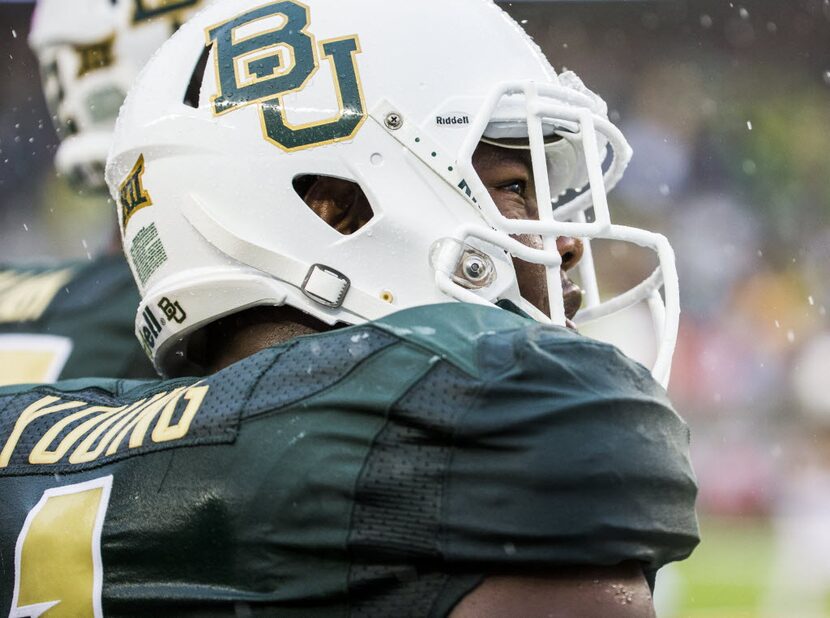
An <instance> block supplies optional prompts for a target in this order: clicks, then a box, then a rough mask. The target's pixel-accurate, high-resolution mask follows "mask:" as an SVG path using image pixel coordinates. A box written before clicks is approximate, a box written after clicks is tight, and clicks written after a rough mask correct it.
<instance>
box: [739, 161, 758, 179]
mask: <svg viewBox="0 0 830 618" xmlns="http://www.w3.org/2000/svg"><path fill="white" fill-rule="evenodd" d="M743 167H744V174H746V175H747V176H753V175H754V174H755V172H756V171H758V166H757V165H756V164H755V161H753V160H752V159H747V160H746V161H744V166H743Z"/></svg>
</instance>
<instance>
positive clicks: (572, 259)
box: [556, 236, 584, 272]
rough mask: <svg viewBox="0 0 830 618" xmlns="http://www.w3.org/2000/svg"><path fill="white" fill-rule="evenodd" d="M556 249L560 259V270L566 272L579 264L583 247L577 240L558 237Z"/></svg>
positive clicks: (568, 237)
mask: <svg viewBox="0 0 830 618" xmlns="http://www.w3.org/2000/svg"><path fill="white" fill-rule="evenodd" d="M556 249H557V250H558V251H559V255H560V256H561V257H562V270H563V271H565V272H567V271H569V270H571V269H572V268H573V267H574V266H576V265H577V264H579V260H581V259H582V253H583V250H584V249H583V246H582V241H581V240H580V239H579V238H572V237H570V236H560V237H559V238H557V239H556Z"/></svg>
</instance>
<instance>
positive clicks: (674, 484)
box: [0, 0, 698, 618]
mask: <svg viewBox="0 0 830 618" xmlns="http://www.w3.org/2000/svg"><path fill="white" fill-rule="evenodd" d="M605 152H608V153H609V160H608V161H607V162H606V171H605V172H604V173H603V167H602V157H601V156H600V153H605ZM629 155H630V152H629V150H628V148H627V146H626V144H625V141H624V139H623V138H622V136H621V135H620V133H619V131H617V129H616V128H615V127H614V126H613V125H612V124H611V123H610V122H609V121H608V120H607V118H606V108H605V105H604V103H603V102H602V101H601V99H600V98H599V97H597V96H596V95H595V94H593V93H592V92H590V91H589V90H588V89H587V88H585V87H584V86H583V85H582V83H581V82H580V81H579V80H578V79H577V78H576V77H575V76H574V75H573V74H569V73H564V74H562V75H557V74H556V73H555V72H554V70H553V69H552V68H551V67H550V65H549V63H548V62H547V60H546V59H545V58H544V56H543V55H542V54H541V52H540V50H539V49H538V48H537V47H536V45H535V44H533V42H532V41H531V40H530V39H529V38H528V37H527V35H526V34H525V33H524V32H523V31H522V30H521V29H520V28H519V26H518V25H517V24H515V23H514V22H513V21H512V20H510V19H509V18H508V17H507V16H506V15H505V14H504V13H503V12H502V11H501V10H500V9H498V8H497V7H496V6H495V5H494V4H493V3H492V2H490V1H489V0H454V1H453V2H443V1H441V0H422V1H421V2H419V3H394V4H390V3H388V2H385V1H383V0H362V1H360V2H345V1H343V0H308V1H307V2H306V3H300V2H299V1H298V0H272V1H270V2H269V1H266V2H263V0H227V1H224V2H221V3H218V4H215V5H212V6H211V7H209V8H208V9H206V10H205V11H203V12H201V13H200V14H199V15H198V16H197V17H195V18H194V19H193V20H191V21H190V22H189V23H187V24H186V25H185V26H184V27H183V28H182V29H181V30H180V31H179V32H178V33H177V34H176V35H175V36H174V37H173V38H172V39H171V40H170V41H169V42H168V43H167V44H166V45H165V46H164V47H163V48H162V49H161V51H160V52H159V53H158V54H157V55H156V57H155V58H154V59H153V60H152V61H151V62H150V63H149V64H148V66H147V67H146V69H145V70H144V71H143V73H142V75H141V76H140V77H139V79H138V81H137V83H136V85H135V87H134V89H133V90H132V91H131V94H130V96H128V98H127V100H126V102H125V105H124V107H123V109H122V111H121V116H120V120H119V124H118V129H117V131H116V136H115V140H114V144H113V148H112V151H111V154H110V158H109V162H108V166H107V179H108V183H109V185H110V188H111V191H112V193H113V196H114V197H115V198H116V199H117V201H118V211H119V218H120V223H121V228H122V233H123V238H124V244H125V248H126V254H127V256H128V259H129V260H130V261H131V265H132V267H133V272H134V274H135V276H136V280H137V282H138V284H139V287H140V291H141V296H142V300H141V305H140V309H139V315H138V319H137V323H136V330H137V334H138V335H139V337H140V339H141V341H142V343H143V345H144V347H145V349H146V351H147V352H148V354H149V355H150V357H151V358H152V359H153V361H154V363H155V366H156V367H157V368H158V369H159V370H160V371H161V372H163V373H164V374H165V375H166V376H167V377H168V378H169V379H168V380H167V381H161V382H129V381H105V380H80V381H74V382H63V383H60V384H58V385H56V386H55V387H49V386H40V387H31V386H29V387H22V386H21V387H7V388H5V389H2V390H0V492H2V495H3V496H4V500H3V502H2V503H1V504H0V607H2V608H3V611H5V610H6V609H8V611H9V613H10V615H11V616H25V615H31V614H37V615H41V614H42V615H50V614H53V615H56V616H63V615H66V616H103V615H106V616H145V615H146V616H149V615H175V616H207V615H210V616H453V617H454V618H459V617H461V618H465V617H469V616H475V617H488V616H531V617H532V616H551V615H554V616H589V617H590V616H603V617H605V616H621V617H627V616H637V617H640V616H652V615H653V606H652V603H651V598H650V590H649V583H650V582H653V576H654V574H655V572H656V571H657V569H659V568H660V567H661V566H662V565H664V564H666V563H668V562H671V561H674V560H680V559H683V558H685V557H686V556H688V555H689V554H690V552H691V551H692V549H693V548H694V546H695V545H696V543H697V541H698V531H697V525H696V519H695V513H694V500H695V494H696V486H695V480H694V475H693V473H692V470H691V466H690V463H689V456H688V431H687V428H686V426H685V424H684V423H683V421H682V420H681V419H680V418H679V417H678V415H677V414H676V413H675V412H674V411H673V410H672V408H671V405H670V403H669V401H668V400H667V398H666V394H665V391H664V389H663V387H662V386H661V384H660V383H661V382H663V383H665V382H666V380H667V379H668V366H669V362H668V360H667V358H668V359H670V357H671V353H672V348H673V340H674V336H675V334H676V328H677V306H676V300H677V298H676V292H677V290H676V283H677V282H676V276H675V273H674V267H673V260H672V255H671V249H670V248H669V247H668V245H667V243H666V241H665V239H664V238H662V237H660V236H658V235H655V234H651V233H649V232H647V231H645V230H639V229H634V228H629V227H623V226H618V225H614V224H612V223H611V222H610V219H609V212H608V206H607V203H606V189H607V188H610V187H611V186H613V184H614V183H615V182H616V181H617V180H618V179H619V177H620V175H621V173H622V170H623V169H624V167H625V164H626V162H627V160H628V157H629ZM586 215H587V216H586ZM577 238H579V240H577ZM592 238H614V239H618V240H620V241H632V242H635V243H637V244H639V245H641V246H645V247H650V248H652V249H654V251H655V252H656V253H657V255H658V259H659V261H660V268H659V269H658V270H657V271H655V273H654V274H653V275H652V276H651V277H649V278H648V279H647V280H646V281H645V282H643V283H642V284H640V285H638V286H636V287H635V288H634V289H633V290H631V291H630V292H627V293H626V294H623V295H622V296H620V297H617V298H613V299H609V300H607V301H606V302H605V303H599V302H598V300H597V299H592V298H591V296H592V295H593V293H594V292H596V290H593V291H591V290H590V289H589V291H588V293H587V294H586V297H587V303H586V304H587V311H588V315H589V317H596V316H599V315H607V314H609V313H612V312H613V311H616V310H618V309H620V308H622V307H626V306H629V305H630V304H632V303H634V302H637V301H638V300H640V301H643V302H648V303H649V304H650V305H651V306H652V309H653V312H654V316H655V321H656V329H657V332H659V333H660V334H661V350H660V354H659V355H658V357H657V361H656V363H655V364H654V366H653V367H651V369H650V370H649V369H647V368H646V367H644V366H642V365H639V364H637V363H635V362H633V361H631V360H629V359H628V358H626V357H625V356H624V355H623V354H622V353H621V352H619V351H618V350H617V349H616V348H614V347H612V346H610V345H608V344H604V343H600V342H597V341H594V340H591V339H588V338H586V337H583V336H581V335H579V334H578V333H577V332H576V331H575V330H574V328H573V325H574V324H573V322H574V321H575V320H576V319H578V317H579V314H577V313H576V310H577V308H578V306H579V304H580V296H581V293H580V292H579V290H578V289H577V288H576V286H575V285H574V284H573V283H572V282H571V280H570V273H572V272H575V270H576V269H577V268H579V266H578V264H580V263H582V264H584V263H586V262H588V261H590V260H588V259H587V258H588V252H589V243H590V239H592ZM580 259H581V261H580ZM582 271H583V272H582V274H581V280H582V284H583V285H585V286H586V287H588V288H591V287H594V286H595V282H594V280H593V279H592V278H591V277H590V275H589V269H587V268H585V267H583V268H582ZM661 287H662V288H663V294H662V295H660V294H657V292H656V291H657V290H659V289H660V288H661ZM597 297H598V294H597ZM580 313H582V312H580ZM188 376H190V377H188ZM194 376H195V377H194Z"/></svg>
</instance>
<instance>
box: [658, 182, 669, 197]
mask: <svg viewBox="0 0 830 618" xmlns="http://www.w3.org/2000/svg"><path fill="white" fill-rule="evenodd" d="M670 193H671V188H669V185H666V184H662V185H660V195H662V196H663V197H666V196H668V195H669V194H670Z"/></svg>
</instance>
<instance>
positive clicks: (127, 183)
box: [118, 154, 153, 229]
mask: <svg viewBox="0 0 830 618" xmlns="http://www.w3.org/2000/svg"><path fill="white" fill-rule="evenodd" d="M143 175H144V155H143V154H142V155H140V156H139V157H138V161H136V162H135V165H134V166H133V169H132V170H131V171H130V173H129V175H128V176H127V178H126V179H125V180H124V182H122V183H121V187H120V190H119V197H118V201H119V202H120V203H121V224H122V226H123V229H126V228H127V222H128V221H129V220H130V217H132V216H133V215H134V214H135V213H136V211H138V210H141V209H142V208H145V207H147V206H152V205H153V200H152V199H150V194H149V193H147V191H145V189H144V185H143V184H142V178H141V177H142V176H143Z"/></svg>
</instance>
